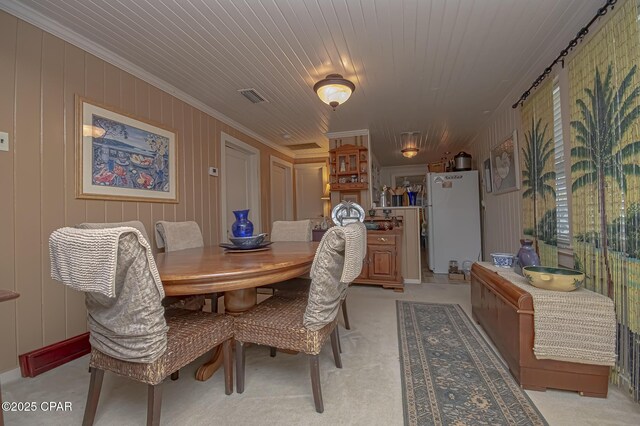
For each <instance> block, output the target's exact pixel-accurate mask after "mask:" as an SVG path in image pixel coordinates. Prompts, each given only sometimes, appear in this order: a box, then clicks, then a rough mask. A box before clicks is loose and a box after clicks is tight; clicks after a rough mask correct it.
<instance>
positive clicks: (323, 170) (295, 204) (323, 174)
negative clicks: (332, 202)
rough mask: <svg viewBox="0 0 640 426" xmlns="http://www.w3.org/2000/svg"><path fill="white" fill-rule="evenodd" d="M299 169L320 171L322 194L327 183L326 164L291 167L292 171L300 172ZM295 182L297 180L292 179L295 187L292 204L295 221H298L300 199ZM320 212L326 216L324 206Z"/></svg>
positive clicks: (317, 163) (306, 164)
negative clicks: (294, 197) (294, 198)
mask: <svg viewBox="0 0 640 426" xmlns="http://www.w3.org/2000/svg"><path fill="white" fill-rule="evenodd" d="M300 169H322V188H321V189H322V192H323V193H324V185H325V184H326V182H328V181H329V169H328V167H327V163H326V162H324V163H321V162H315V163H303V164H295V165H294V166H293V170H294V171H297V170H300ZM296 180H297V178H296V177H294V186H295V188H294V192H295V194H296V200H295V203H294V217H295V218H296V219H295V220H300V219H298V200H299V199H300V198H301V197H298V191H299V188H298V186H297V185H296ZM322 210H323V214H324V215H325V216H328V215H327V213H326V211H325V207H324V206H323V208H322ZM329 210H331V209H330V208H329ZM318 219H320V218H318Z"/></svg>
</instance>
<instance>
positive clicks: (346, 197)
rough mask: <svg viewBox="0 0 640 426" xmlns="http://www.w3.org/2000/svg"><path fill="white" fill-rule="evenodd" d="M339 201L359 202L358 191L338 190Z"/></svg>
mask: <svg viewBox="0 0 640 426" xmlns="http://www.w3.org/2000/svg"><path fill="white" fill-rule="evenodd" d="M340 201H351V202H352V203H356V204H360V192H359V191H354V192H340Z"/></svg>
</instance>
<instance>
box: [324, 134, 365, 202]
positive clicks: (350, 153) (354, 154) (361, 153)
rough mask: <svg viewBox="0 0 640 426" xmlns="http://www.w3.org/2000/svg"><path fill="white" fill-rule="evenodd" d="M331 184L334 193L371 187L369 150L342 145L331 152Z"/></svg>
mask: <svg viewBox="0 0 640 426" xmlns="http://www.w3.org/2000/svg"><path fill="white" fill-rule="evenodd" d="M329 183H330V184H331V190H332V191H350V190H358V189H360V190H361V189H367V188H368V187H369V154H368V150H367V148H365V147H363V146H355V145H342V146H340V147H338V148H334V149H332V150H330V151H329Z"/></svg>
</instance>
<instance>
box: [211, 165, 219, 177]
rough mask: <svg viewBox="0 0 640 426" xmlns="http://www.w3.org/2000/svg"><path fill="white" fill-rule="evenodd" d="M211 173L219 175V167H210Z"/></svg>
mask: <svg viewBox="0 0 640 426" xmlns="http://www.w3.org/2000/svg"><path fill="white" fill-rule="evenodd" d="M209 175H210V176H218V168H217V167H209Z"/></svg>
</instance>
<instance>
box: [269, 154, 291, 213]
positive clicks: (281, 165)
mask: <svg viewBox="0 0 640 426" xmlns="http://www.w3.org/2000/svg"><path fill="white" fill-rule="evenodd" d="M270 204H271V223H273V222H275V221H276V220H293V164H291V163H289V162H287V161H284V160H282V159H280V158H278V157H274V156H273V155H272V156H271V196H270Z"/></svg>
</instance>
